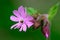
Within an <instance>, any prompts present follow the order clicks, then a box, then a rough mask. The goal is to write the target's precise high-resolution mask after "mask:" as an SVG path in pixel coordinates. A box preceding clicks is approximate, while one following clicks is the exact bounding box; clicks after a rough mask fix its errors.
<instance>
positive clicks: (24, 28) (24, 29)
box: [22, 24, 27, 32]
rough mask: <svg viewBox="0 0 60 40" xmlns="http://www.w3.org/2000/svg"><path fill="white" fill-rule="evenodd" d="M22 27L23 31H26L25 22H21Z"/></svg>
mask: <svg viewBox="0 0 60 40" xmlns="http://www.w3.org/2000/svg"><path fill="white" fill-rule="evenodd" d="M22 28H23V31H25V32H26V29H27V27H26V25H25V24H23V25H22Z"/></svg>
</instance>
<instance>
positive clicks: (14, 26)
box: [10, 23, 18, 29]
mask: <svg viewBox="0 0 60 40" xmlns="http://www.w3.org/2000/svg"><path fill="white" fill-rule="evenodd" d="M17 25H18V23H17V24H14V25H13V26H11V28H10V29H12V28H14V27H16V26H17Z"/></svg>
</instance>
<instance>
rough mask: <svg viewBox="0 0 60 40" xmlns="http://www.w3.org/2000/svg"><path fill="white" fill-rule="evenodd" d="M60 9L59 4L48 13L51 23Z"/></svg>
mask: <svg viewBox="0 0 60 40" xmlns="http://www.w3.org/2000/svg"><path fill="white" fill-rule="evenodd" d="M58 7H59V3H57V4H56V5H54V6H52V7H51V8H50V10H49V12H48V15H49V16H48V19H49V20H50V21H51V20H52V19H53V18H54V16H55V15H56V13H57V10H58Z"/></svg>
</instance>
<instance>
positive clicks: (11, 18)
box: [10, 16, 19, 22]
mask: <svg viewBox="0 0 60 40" xmlns="http://www.w3.org/2000/svg"><path fill="white" fill-rule="evenodd" d="M10 20H12V21H15V22H18V21H19V19H18V18H17V17H15V16H11V17H10Z"/></svg>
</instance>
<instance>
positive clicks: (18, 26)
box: [14, 23, 22, 29]
mask: <svg viewBox="0 0 60 40" xmlns="http://www.w3.org/2000/svg"><path fill="white" fill-rule="evenodd" d="M21 25H22V23H18V25H17V26H16V27H15V28H14V29H16V28H18V29H19V28H20V27H21Z"/></svg>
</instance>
